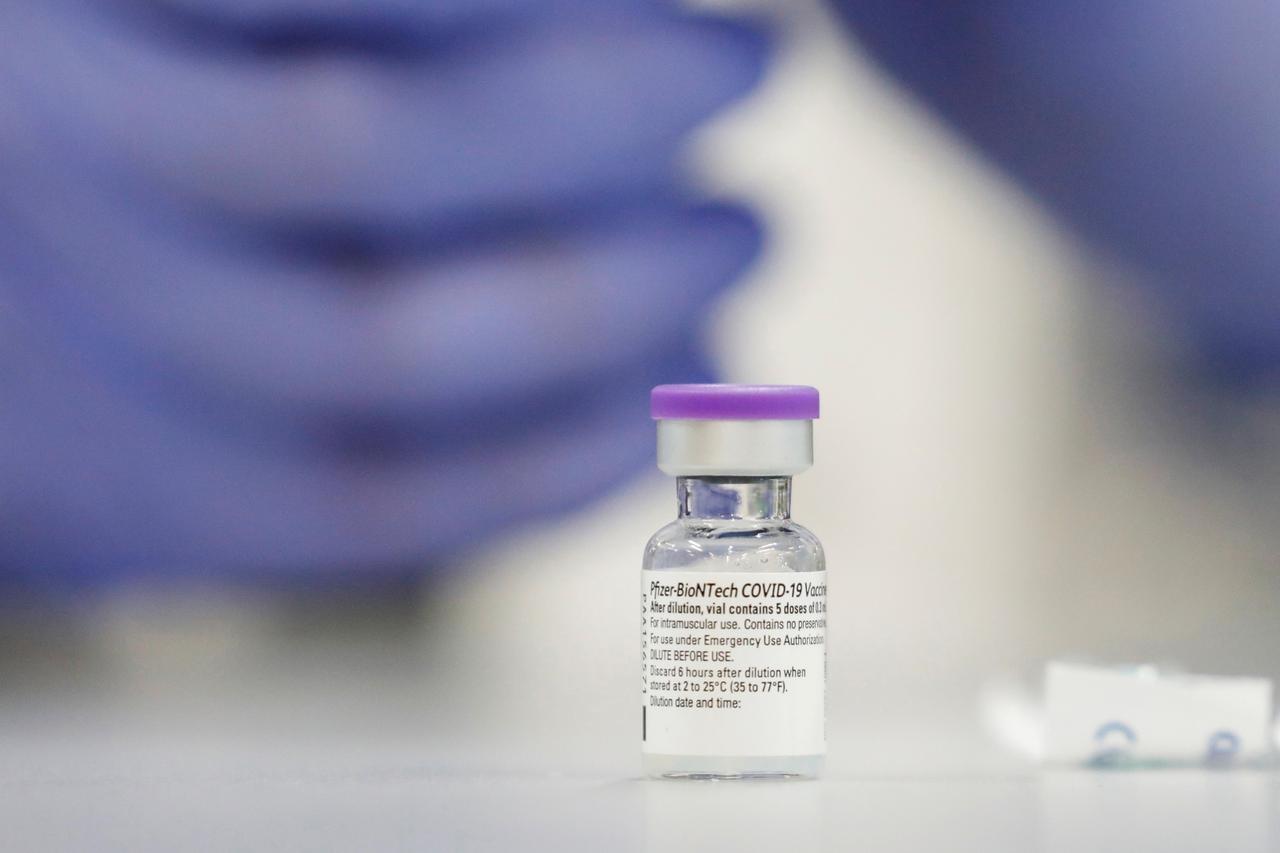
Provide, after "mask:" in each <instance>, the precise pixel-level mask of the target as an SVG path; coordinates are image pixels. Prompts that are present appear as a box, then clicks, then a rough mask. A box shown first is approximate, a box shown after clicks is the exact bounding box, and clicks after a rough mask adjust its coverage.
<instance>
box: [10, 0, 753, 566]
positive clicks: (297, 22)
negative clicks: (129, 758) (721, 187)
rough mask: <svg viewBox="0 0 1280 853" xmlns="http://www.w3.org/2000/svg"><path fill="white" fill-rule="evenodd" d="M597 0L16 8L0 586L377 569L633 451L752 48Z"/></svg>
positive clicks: (742, 33) (640, 456)
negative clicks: (712, 167) (707, 135)
mask: <svg viewBox="0 0 1280 853" xmlns="http://www.w3.org/2000/svg"><path fill="white" fill-rule="evenodd" d="M605 5H606V4H602V3H600V2H599V0H595V2H592V0H582V2H572V0H560V2H554V0H484V2H465V0H366V2H361V3H352V2H346V0H269V2H260V1H259V0H163V1H162V0H152V2H142V1H141V0H136V2H135V0H97V2H91V0H42V2H39V3H5V4H3V5H0V401H3V402H2V403H0V437H2V439H3V440H0V584H4V585H9V586H14V585H18V586H24V587H31V588H44V587H51V586H70V587H73V588H79V587H81V586H83V585H84V584H92V583H95V582H99V581H102V580H109V579H112V578H117V577H120V576H122V575H135V576H136V575H138V574H143V575H145V574H148V573H156V574H164V575H172V574H174V573H187V574H195V575H208V576H211V577H220V578H228V577H230V578H237V577H243V578H255V579H261V578H264V577H271V578H279V577H283V578H290V577H299V578H304V577H305V578H306V579H307V582H308V583H323V582H324V578H325V577H326V576H329V577H338V576H343V577H348V578H349V577H350V576H351V575H352V573H357V574H359V573H363V574H359V576H362V577H368V578H374V577H377V576H379V573H387V572H394V573H399V572H401V571H403V570H404V568H405V567H406V566H410V567H417V566H420V565H422V564H424V563H426V562H428V561H430V560H432V559H433V558H441V557H444V556H448V555H450V554H453V553H455V552H457V551H458V550H459V549H462V548H465V547H467V546H468V545H470V544H472V543H474V542H476V541H478V540H480V539H482V538H483V537H486V536H488V535H490V534H492V533H493V532H495V531H500V530H502V529H505V528H506V527H508V526H509V525H511V524H512V523H514V522H517V521H520V520H522V519H527V518H530V517H532V516H535V515H539V514H543V513H549V512H554V511H558V510H562V509H564V508H565V507H568V506H571V505H574V504H577V503H579V502H581V501H583V500H585V499H587V498H588V497H590V496H592V495H594V494H596V493H598V492H599V491H600V490H602V489H604V488H606V487H607V486H609V485H610V484H613V483H614V482H616V481H617V480H618V479H619V478H620V477H621V476H622V475H623V474H625V473H626V472H628V471H631V470H634V469H635V468H637V467H639V466H641V465H643V464H645V462H646V461H647V460H648V459H649V457H650V455H651V447H650V445H651V440H652V436H651V425H650V424H649V421H648V418H647V417H646V414H645V411H646V409H645V400H646V395H645V392H646V390H647V388H648V387H649V386H651V385H652V384H654V383H656V382H661V381H675V380H679V381H687V380H688V379H690V378H691V377H696V376H699V375H703V374H705V367H704V359H703V357H702V355H701V353H700V348H699V345H698V340H699V326H700V320H701V318H702V317H703V316H705V312H704V311H703V310H702V309H703V308H704V307H705V306H706V304H707V303H708V301H709V300H710V299H711V298H712V297H713V296H714V294H715V293H716V292H717V290H719V289H720V288H722V287H723V286H725V285H726V284H727V283H729V282H731V281H733V280H734V278H735V277H736V276H737V275H738V274H739V273H740V272H741V271H742V269H743V268H744V266H745V265H746V264H747V263H749V261H750V260H751V259H752V257H753V255H754V253H755V252H756V251H757V248H758V243H759V234H758V231H757V228H756V227H755V224H754V222H753V221H752V220H751V218H750V217H749V216H747V215H746V214H745V213H744V212H743V211H742V210H740V209H737V208H734V207H731V206H723V205H698V204H693V203H691V202H690V201H689V200H688V199H687V196H686V193H685V192H683V191H682V189H681V182H680V176H679V173H678V169H677V161H678V157H679V154H680V150H681V146H682V143H683V141H684V139H685V137H686V135H687V133H688V131H689V130H690V129H691V128H692V127H694V126H695V125H696V124H697V123H699V122H700V121H702V120H703V119H704V118H706V117H707V116H708V115H709V114H710V113H711V112H712V111H714V110H715V109H716V108H718V107H720V106H722V105H724V104H725V103H727V102H728V101H730V100H732V99H733V98H735V97H736V96H738V95H740V94H742V93H743V92H745V91H746V90H747V89H749V88H750V87H751V86H752V85H753V83H754V82H755V80H756V79H757V77H758V75H759V73H760V70H761V67H762V64H763V53H764V45H763V42H762V39H761V37H760V36H759V34H758V33H756V32H755V31H753V30H751V29H748V28H745V27H742V26H739V25H730V24H728V23H726V22H723V21H718V20H708V19H699V18H694V17H690V16H688V15H683V14H676V13H674V12H671V11H669V10H664V9H660V8H657V7H655V6H653V5H651V4H647V3H640V2H613V3H609V4H607V8H605Z"/></svg>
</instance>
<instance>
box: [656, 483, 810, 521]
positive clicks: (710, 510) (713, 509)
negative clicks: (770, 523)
mask: <svg viewBox="0 0 1280 853" xmlns="http://www.w3.org/2000/svg"><path fill="white" fill-rule="evenodd" d="M676 503H677V506H678V507H679V511H680V517H681V518H722V519H744V520H764V519H783V518H790V517H791V478H790V477H677V478H676Z"/></svg>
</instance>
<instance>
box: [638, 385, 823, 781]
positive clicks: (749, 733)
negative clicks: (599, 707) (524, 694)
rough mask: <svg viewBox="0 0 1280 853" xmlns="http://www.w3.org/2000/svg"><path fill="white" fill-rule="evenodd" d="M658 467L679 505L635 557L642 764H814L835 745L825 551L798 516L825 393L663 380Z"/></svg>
mask: <svg viewBox="0 0 1280 853" xmlns="http://www.w3.org/2000/svg"><path fill="white" fill-rule="evenodd" d="M651 408H652V414H653V418H654V419H655V420H656V421H657V425H658V467H659V468H661V469H662V470H663V471H664V472H665V473H667V474H671V475H673V476H675V478H676V508H677V513H678V515H677V518H676V520H675V521H673V522H671V523H670V524H668V525H667V526H665V527H663V528H662V529H661V530H659V531H658V532H657V533H655V534H654V535H653V538H651V539H650V540H649V544H648V546H647V547H646V548H645V555H644V565H643V569H642V572H641V575H642V590H641V618H642V623H643V629H642V656H643V680H642V690H643V695H642V701H643V711H642V717H641V719H642V723H641V739H642V753H643V762H644V772H645V775H647V776H651V777H660V778H672V779H779V778H806V777H814V776H817V775H818V773H819V772H820V770H821V768H822V760H823V755H824V753H825V752H826V707H825V705H826V678H827V673H826V670H827V667H826V626H827V614H826V593H827V583H826V562H825V558H824V556H823V553H822V545H821V544H820V543H819V542H818V539H817V537H816V536H814V535H813V534H812V533H810V532H809V531H808V530H806V529H805V528H803V527H801V526H800V525H799V524H796V523H795V522H794V521H792V520H791V478H792V476H793V475H795V474H799V473H800V472H801V471H804V470H805V469H807V468H808V467H809V466H810V465H812V464H813V421H814V419H816V418H817V417H818V392H817V390H816V389H814V388H810V387H808V386H795V385H660V386H658V387H657V388H654V389H653V393H652V397H651Z"/></svg>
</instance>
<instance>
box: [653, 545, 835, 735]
mask: <svg viewBox="0 0 1280 853" xmlns="http://www.w3.org/2000/svg"><path fill="white" fill-rule="evenodd" d="M641 574H642V576H643V582H644V589H643V591H642V593H641V599H640V601H641V617H642V622H643V654H644V670H643V702H644V710H643V725H642V731H643V734H642V737H643V741H644V745H643V750H644V752H647V753H657V754H664V755H720V756H764V755H820V754H822V753H824V752H825V751H826V702H825V700H826V684H827V644H826V635H827V573H826V572H741V571H738V572H678V571H653V570H650V571H644V572H642V573H641Z"/></svg>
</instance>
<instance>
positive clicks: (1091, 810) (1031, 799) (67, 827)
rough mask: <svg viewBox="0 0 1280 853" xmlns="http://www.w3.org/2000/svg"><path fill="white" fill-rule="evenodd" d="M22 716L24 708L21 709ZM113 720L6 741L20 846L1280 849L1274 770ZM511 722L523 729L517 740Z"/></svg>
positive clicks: (917, 746)
mask: <svg viewBox="0 0 1280 853" xmlns="http://www.w3.org/2000/svg"><path fill="white" fill-rule="evenodd" d="M10 735H12V729H10ZM369 740H370V741H371V742H354V741H350V740H348V741H343V740H340V739H329V740H326V739H324V738H315V739H313V738H311V737H310V736H304V737H301V738H299V737H291V736H289V735H287V734H281V735H280V736H278V737H277V738H274V739H269V740H254V739H252V738H239V739H237V738H225V737H222V738H207V737H201V736H195V735H190V734H188V735H185V736H172V735H168V736H156V735H146V734H139V733H132V734H120V733H112V732H109V731H105V730H104V731H101V732H98V733H96V734H93V733H89V732H80V733H79V734H75V735H63V736H53V735H51V734H50V735H48V736H34V735H31V734H30V733H28V735H26V736H24V737H22V738H21V739H15V738H13V737H12V736H10V737H8V738H6V739H5V740H4V741H2V742H0V756H3V768H2V769H0V846H2V847H3V848H4V849H6V850H134V851H141V850H166V851H171V850H291V849H300V850H384V849H393V850H399V849H412V850H449V851H453V850H507V849H510V850H561V849H569V850H652V851H672V850H778V851H796V850H981V851H1024V850H1046V851H1078V850H1089V851H1093V850H1116V851H1124V853H1135V851H1144V850H1152V851H1157V850H1159V851H1170V850H1188V851H1190V850H1196V851H1201V850H1222V851H1227V850H1230V851H1255V850H1256V851H1274V850H1276V849H1278V847H1280V785H1278V784H1277V776H1276V775H1275V774H1273V773H1269V772H1256V771H1255V772H1245V771H1236V772H1213V771H1200V770H1179V771H1147V772H1118V771H1117V772H1090V771H1083V770H1079V771H1074V770H1056V771H1041V770H1037V769H1036V768H1034V767H1032V766H1030V765H1027V764H1024V763H1021V762H1019V761H1016V760H1014V759H1011V758H1007V757H1004V756H1001V755H1000V754H999V753H997V752H996V751H995V750H994V748H991V747H987V746H984V745H983V744H981V743H979V742H977V741H972V742H970V741H966V740H964V739H963V738H936V739H930V738H928V737H925V738H904V737H902V736H901V735H897V736H888V735H886V736H885V737H884V738H877V737H874V736H872V737H868V738H865V739H847V740H845V741H843V742H840V743H836V744H833V749H834V751H833V755H832V758H831V761H830V765H831V767H830V772H829V774H828V775H827V776H826V778H824V779H822V780H820V781H817V782H787V783H691V782H660V781H645V780H641V779H638V778H636V767H635V760H634V756H633V755H632V754H631V746H632V745H631V744H630V743H626V744H622V743H617V744H609V743H596V744H594V745H592V744H590V743H586V742H577V743H572V742H569V741H565V742H563V743H555V742H544V743H541V744H537V745H535V746H532V747H530V746H528V745H525V746H524V747H523V748H522V749H519V750H518V751H507V750H504V749H502V748H500V747H499V746H498V745H497V744H495V743H492V742H490V743H480V742H467V741H465V740H463V741H451V742H450V741H431V740H420V741H414V740H412V739H407V740H403V741H397V740H395V739H394V738H391V739H381V740H379V739H378V738H377V737H376V736H374V737H371V738H370V739H369ZM513 742H514V741H513Z"/></svg>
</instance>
